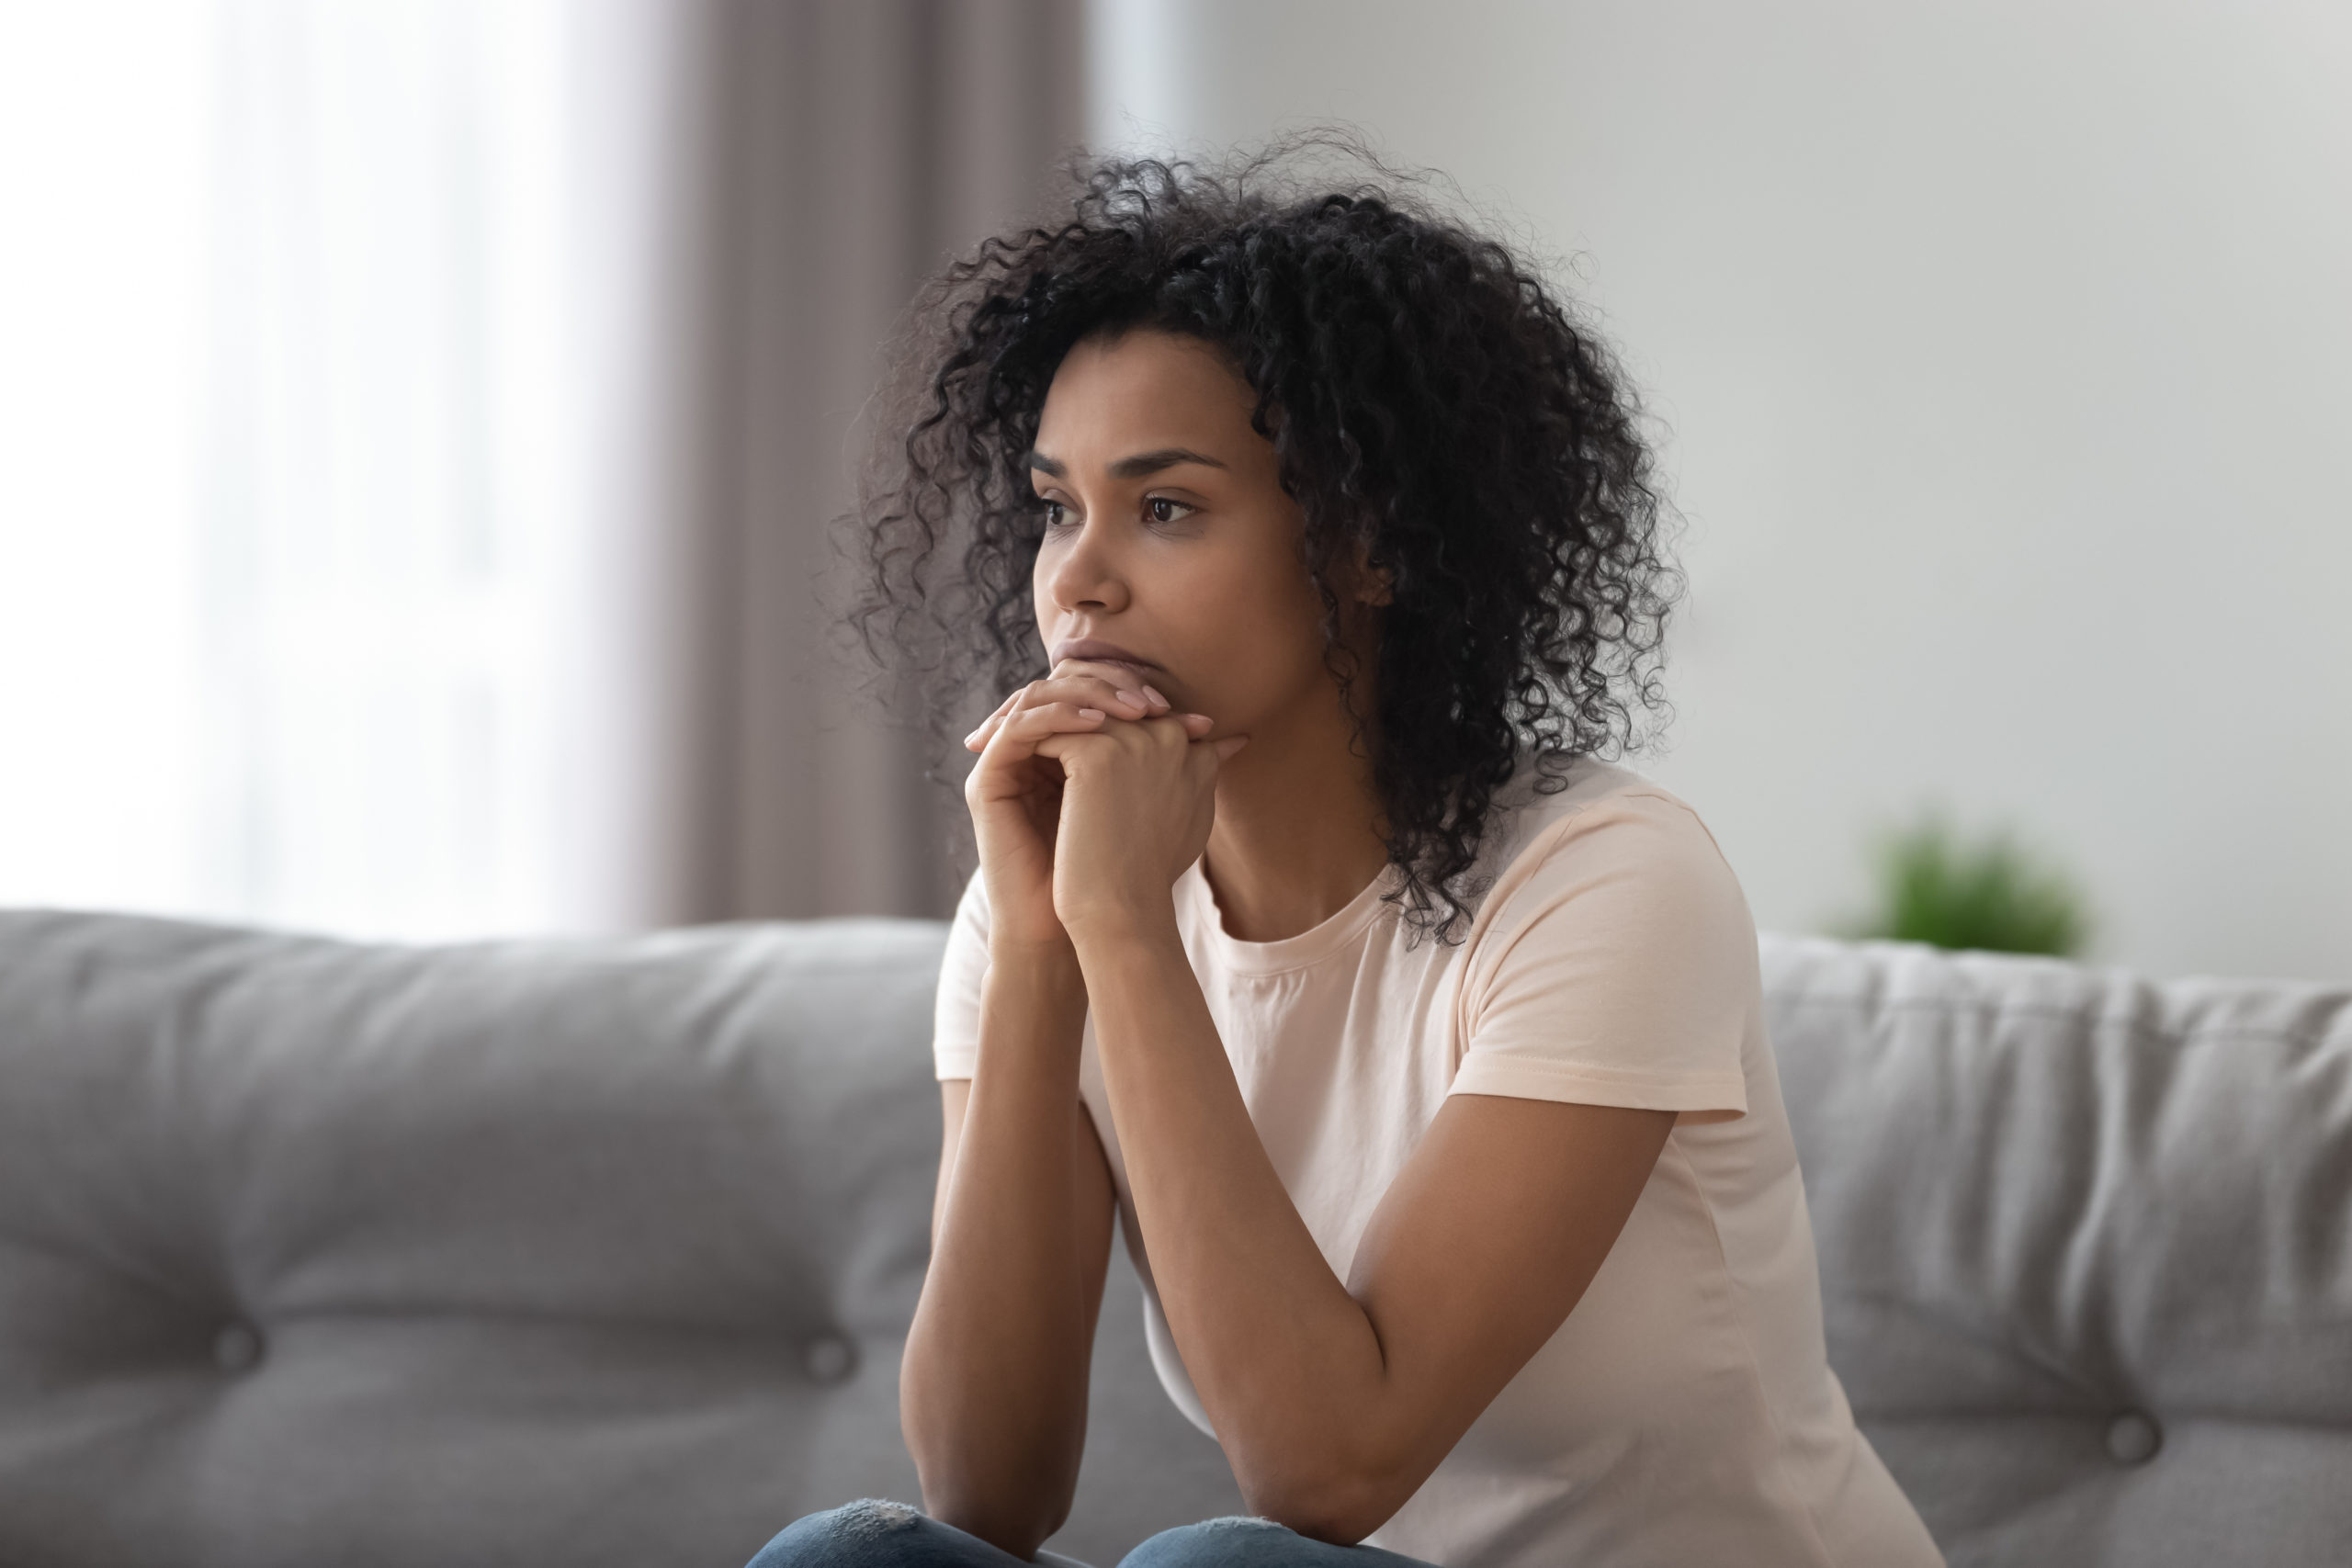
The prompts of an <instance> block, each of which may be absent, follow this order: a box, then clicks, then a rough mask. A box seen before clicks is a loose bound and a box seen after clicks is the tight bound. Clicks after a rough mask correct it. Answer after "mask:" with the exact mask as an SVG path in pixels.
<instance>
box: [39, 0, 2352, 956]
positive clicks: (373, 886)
mask: <svg viewBox="0 0 2352 1568" xmlns="http://www.w3.org/2000/svg"><path fill="white" fill-rule="evenodd" d="M1323 120H1340V121H1344V122H1347V123H1349V124H1351V125H1353V126H1355V127H1357V128H1359V129H1361V130H1363V133H1364V134H1365V135H1366V136H1367V137H1368V138H1369V139H1370V140H1371V141H1373V142H1374V144H1375V145H1376V146H1377V147H1379V148H1380V149H1381V150H1382V151H1383V152H1385V154H1386V155H1387V156H1389V157H1390V158H1391V159H1392V160H1393V161H1395V162H1397V163H1400V164H1408V165H1414V166H1422V167H1428V168H1432V169H1435V170H1439V171H1442V173H1443V174H1444V175H1447V176H1450V178H1451V179H1452V181H1453V183H1454V185H1455V186H1457V187H1458V197H1459V201H1460V204H1461V205H1462V206H1463V208H1464V209H1465V210H1466V211H1467V212H1468V213H1470V214H1471V215H1472V216H1473V217H1474V219H1475V220H1476V221H1478V222H1480V223H1483V224H1485V225H1487V226H1488V227H1490V228H1493V229H1496V230H1498V231H1500V232H1501V233H1503V234H1504V235H1505V236H1506V237H1508V238H1510V240H1512V241H1513V242H1514V243H1517V244H1519V245H1520V246H1521V247H1522V248H1523V249H1524V250H1526V251H1527V252H1529V253H1531V254H1533V255H1535V256H1536V257H1538V258H1540V259H1542V260H1543V261H1544V263H1545V264H1546V265H1547V266H1548V268H1549V270H1550V271H1551V273H1552V276H1554V277H1555V279H1556V280H1557V281H1558V282H1559V283H1560V284H1561V285H1562V286H1563V287H1564V288H1566V289H1567V290H1568V291H1569V292H1571V293H1572V294H1573V295H1575V296H1576V297H1577V299H1580V300H1582V301H1583V302H1584V304H1585V306H1586V308H1587V310H1588V311H1589V314H1590V316H1591V317H1592V319H1593V320H1594V321H1596V322H1597V323H1598V324H1599V325H1600V328H1601V330H1602V331H1603V333H1605V335H1607V336H1608V337H1609V338H1610V339H1611V342H1612V343H1613V344H1615V346H1616V347H1617V349H1618V351H1619V352H1620V353H1621V355H1623V358H1624V360H1625V362H1626V363H1627V365H1628V367H1630V369H1631V370H1632V373H1633V376H1634V380H1635V381H1636V383H1637V384H1638V386H1639V387H1640V388H1641V389H1642V391H1643V393H1644V395H1645V399H1646V400H1647V404H1648V407H1649V409H1650V411H1651V412H1652V414H1653V415H1654V417H1655V421H1656V426H1655V430H1656V434H1657V439H1658V442H1659V446H1660V452H1661V467H1662V469H1663V471H1664V473H1665V475H1666V476H1667V478H1668V481H1669V484H1670V486H1671V490H1672V494H1673V498H1674V500H1675V502H1676V504H1677V506H1678V507H1679V511H1680V513H1681V514H1682V516H1683V518H1684V519H1685V525H1686V529H1685V533H1684V536H1683V538H1682V545H1681V551H1682V557H1683V560H1684V564H1685V567H1686V570H1687V571H1688V575H1689V578H1690V583H1691V589H1690V594H1689V598H1688V601H1687V606H1686V610H1685V613H1684V615H1682V617H1681V620H1680V623H1679V628H1678V631H1677V634H1676V637H1675V639H1674V642H1673V644H1672V659H1671V663H1670V666H1669V682H1670V691H1671V694H1672V695H1673V697H1674V699H1675V702H1676V705H1677V708H1678V711H1679V716H1678V718H1677V720H1676V722H1675V724H1674V725H1673V727H1672V728H1671V729H1670V730H1669V731H1668V742H1667V745H1666V746H1665V748H1664V749H1663V750H1659V751H1657V752H1656V753H1654V754H1652V755H1649V756H1647V757H1645V758H1643V759H1639V760H1638V761H1637V764H1636V765H1638V766H1640V767H1641V768H1642V769H1643V770H1644V771H1645V772H1648V773H1653V774H1654V775H1655V776H1657V777H1658V778H1659V779H1661V780H1662V781H1663V782H1665V783H1666V784H1668V785H1669V786H1670V787H1672V788H1673V789H1675V790H1677V791H1678V792H1679V793H1680V794H1682V795H1684V796H1685V797H1686V798H1688V799H1689V800H1690V801H1691V803H1692V804H1693V805H1694V806H1696V807H1698V809H1699V810H1700V812H1701V813H1702V815H1703V816H1704V817H1705V818H1707V819H1708V821H1709V823H1710V824H1711V826H1712V827H1713V829H1714V830H1715V832H1716V834H1717V837H1718V838H1719V840H1721V841H1722V843H1723V845H1724V849H1725V851H1726V852H1727V853H1728V854H1729V856H1730V858H1731V860H1732V863H1733V864H1734V866H1735V867H1736V869H1737V871H1738V872H1739V874H1740V875H1741V877H1742V880H1743V881H1744V883H1745V885H1746V886H1747V891H1748V895H1749V898H1750V900H1751V902H1752V904H1753V905H1754V907H1755V909H1756V913H1757V917H1758V921H1759V923H1761V924H1763V925H1765V926H1768V927H1774V928H1779V929H1783V930H1821V929H1858V928H1859V927H1860V925H1862V924H1866V923H1868V922H1869V921H1870V920H1871V919H1873V918H1875V917H1874V916H1873V915H1872V913H1871V911H1872V909H1873V908H1874V907H1875V906H1874V903H1873V901H1874V900H1877V899H1881V897H1882V893H1881V891H1880V890H1879V888H1878V885H1877V882H1876V881H1875V880H1874V879H1876V878H1879V877H1880V876H1881V875H1882V874H1883V869H1884V867H1883V861H1882V860H1881V859H1880V858H1878V857H1879V855H1880V852H1881V848H1883V844H1884V842H1885V835H1886V834H1887V833H1888V832H1890V831H1891V830H1894V829H1900V828H1902V827H1903V826H1904V825H1905V824H1913V823H1918V822H1923V821H1928V820H1939V821H1942V822H1944V823H1946V824H1949V825H1953V826H1954V827H1955V830H1957V831H1959V832H1961V833H1962V834H1965V833H1969V832H1974V833H1980V834H1994V833H2007V834H2009V835H2011V836H2012V838H2013V841H2014V842H2015V844H2017V845H2019V846H2022V847H2023V848H2022V850H2021V853H2024V854H2025V855H2026V856H2027V857H2028V859H2029V860H2030V862H2031V863H2032V864H2033V865H2034V866H2037V867H2041V868H2044V869H2046V870H2048V871H2049V872H2050V873H2051V874H2052V875H2053V876H2055V875H2063V877H2064V880H2066V881H2067V882H2068V883H2069V884H2070V885H2071V886H2072V887H2073V888H2074V889H2075V893H2076V895H2077V897H2078V901H2079V903H2080V905H2081V906H2082V908H2083V909H2084V910H2085V911H2086V919H2085V920H2084V921H2083V922H2082V926H2083V929H2084V930H2085V931H2087V942H2088V946H2087V949H2086V951H2087V953H2089V955H2091V956H2093V957H2096V958H2098V959H2100V960H2102V961H2109V962H2115V963H2120V964H2129V965H2131V966H2134V967H2137V968H2140V969H2143V970H2145V971H2148V972H2150V973H2154V974H2159V975H2177V974H2184V973H2189V972H2212V973H2235V974H2263V975H2290V976H2311V977H2318V978H2332V979H2346V978H2352V823H2348V822H2347V817H2348V816H2352V812H2347V807H2352V464H2347V461H2346V459H2347V456H2352V10H2347V9H2346V8H2345V7H2342V6H2335V5H2333V4H2318V3H2312V4H2295V3H2291V0H2266V3H2265V4H2263V5H2261V6H2236V5H2223V4H2221V3H2219V0H2211V3H2207V4H2201V5H2180V4H2165V3H2133V4H2121V3H2113V4H2110V3H2101V0H2040V3H2037V4H2030V5H2029V4H2004V3H1971V4H1960V3H1958V0H1952V3H1949V4H1933V5H1929V4H1903V5H1888V4H1885V3H1883V0H1879V3H1875V4H1863V3H1853V4H1845V3H1834V4H1833V3H1828V0H1781V3H1775V4H1768V5H1754V4H1743V3H1736V0H1611V3H1564V4H1553V5H1535V4H1504V3H1500V0H1476V3H1472V0H1452V3H1449V4H1446V5H1443V6H1437V5H1408V4H1401V3H1395V0H1351V3H1348V0H865V3H856V0H830V3H828V0H802V3H789V4H752V3H750V0H311V3H308V4H296V3H291V0H176V3H169V4H166V3H162V0H149V3H141V4H133V3H128V0H86V3H79V4H76V5H74V6H56V5H50V4H35V3H31V0H0V197H5V200H4V201H0V224H5V225H6V233H5V235H4V236H0V749H5V750H0V903H8V904H60V905H71V906H88V907H109V908H130V909H144V910H153V911H158V912H165V913H174V914H188V915H198V916H204V917H209V918H217V919H234V920H242V921H254V922H260V923H266V924H271V925H281V926H299V927H307V928H313V929H320V930H326V931H339V932H345V933H349V934H354V935H362V936H372V937H395V938H407V939H419V940H439V939H449V938H468V937H476V936H485V935H494V934H504V933H537V932H572V931H620V930H631V929H639V928H643V927H647V926H653V925H663V924H672V923H677V922H682V921H694V920H707V919H734V918H758V917H795V916H805V915H816V914H830V913H896V914H918V913H935V912H943V911H944V908H946V907H947V903H948V901H949V900H950V899H951V897H952V895H953V892H954V888H955V877H954V874H953V873H952V871H951V869H950V866H949V860H948V856H947V853H946V848H945V844H946V840H945V838H944V834H943V823H942V814H943V807H952V804H953V803H952V798H948V799H943V796H942V794H941V792H939V791H938V790H937V789H936V788H934V787H933V786H932V785H929V784H925V783H924V782H923V780H922V773H923V771H924V768H925V766H926V765H927V764H928V763H932V762H934V761H937V760H936V759H932V758H929V757H928V756H927V755H926V751H925V746H926V743H925V742H924V741H923V740H922V738H921V737H920V735H919V734H917V733H915V732H914V731H912V730H910V729H909V728H906V727H904V726H902V725H899V724H897V723H894V722H893V721H892V720H891V719H890V717H889V716H888V712H887V711H886V707H885V705H884V703H883V701H882V694H879V693H877V692H876V691H874V690H872V689H870V686H869V685H868V684H867V683H865V682H863V680H862V678H861V676H860V673H859V671H858V669H857V667H856V665H855V664H854V661H852V660H847V659H846V658H845V657H844V654H845V652H846V649H845V648H844V646H843V643H842V637H841V636H840V635H839V633H838V630H837V612H838V606H839V604H840V599H841V595H842V591H843V587H844V575H843V572H842V570H841V568H840V566H839V563H838V562H837V560H836V558H835V551H834V547H833V543H832V540H831V536H830V535H829V524H830V521H831V519H832V518H833V517H835V516H837V515H838V514H839V513H841V512H842V510H843V508H844V507H845V506H846V505H847V503H848V501H849V499H850V496H851V494H852V485H853V479H854V469H855V465H856V462H857V459H858V457H859V456H860V453H861V451H862V449H863V443H864V441H865V437H866V435H867V434H868V432H866V431H865V429H864V428H863V427H862V426H861V424H860V423H859V416H860V412H861V409H862V407H863V405H864V404H865V400H866V398H867V396H868V395H869V393H870V391H871V390H872V388H873V386H874V384H875V382H876V379H877V377H878V375H879V373H880V370H881V368H882V365H883V355H884V351H885V344H886V342H887V340H888V335H889V333H890V332H891V330H892V329H893V327H894V325H895V324H897V322H898V321H899V318H900V313H901V311H902V310H903V308H904V306H905V305H906V303H907V301H908V299H910V295H911V294H912V292H913V290H914V288H916V287H917V285H918V284H919V283H920V281H921V280H922V278H923V277H925V276H928V275H929V274H930V273H931V272H933V270H934V269H935V268H936V267H937V266H938V265H940V264H941V263H942V262H943V261H944V258H945V257H946V256H947V255H948V254H951V253H953V252H956V251H958V250H960V249H963V248H965V247H967V246H968V245H969V244H971V243H974V242H976V241H977V240H978V239H979V238H980V237H982V236H984V235H986V234H987V233H989V232H991V231H994V230H995V229H997V228H998V227H1000V226H1001V225H1003V224H1005V223H1006V222H1008V221H1010V220H1012V219H1014V218H1015V217H1017V216H1020V215H1023V214H1024V213H1027V212H1029V211H1031V210H1033V209H1035V205H1036V202H1037V200H1038V198H1039V196H1040V193H1041V191H1044V190H1046V188H1048V181H1049V179H1050V172H1051V170H1052V169H1053V167H1054V165H1055V164H1056V163H1057V160H1058V159H1059V157H1060V156H1061V155H1063V154H1064V152H1066V151H1067V150H1068V149H1069V148H1070V147H1071V146H1073V145H1076V144H1079V143H1080V142H1084V143H1087V144H1090V145H1092V146H1094V147H1097V148H1106V149H1107V148H1119V149H1126V150H1151V151H1169V150H1174V151H1196V152H1216V151H1218V150H1221V149H1226V148H1230V147H1233V146H1237V145H1240V146H1246V145H1248V144H1250V143H1252V142H1256V141H1262V140H1264V139H1265V138H1266V137H1268V136H1269V135H1270V134H1272V133H1273V132H1275V131H1277V130H1282V129H1284V128H1295V127H1298V126H1300V125H1303V124H1306V123H1309V122H1315V121H1323ZM950 762H951V765H952V760H950ZM1931 814H1932V815H1931Z"/></svg>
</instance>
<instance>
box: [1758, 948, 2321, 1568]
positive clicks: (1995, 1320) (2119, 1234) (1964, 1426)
mask: <svg viewBox="0 0 2352 1568" xmlns="http://www.w3.org/2000/svg"><path fill="white" fill-rule="evenodd" d="M1764 970H1765V987H1766V1002H1767V1010H1768V1013H1769V1016H1770V1028H1771V1034H1772V1039H1773V1043H1774V1048H1775V1050H1776V1052H1777V1054H1778V1056H1779V1059H1780V1065H1781V1080H1782V1083H1783V1086H1784V1088H1785V1090H1786V1094H1787V1100H1788V1106H1789V1116H1790V1120H1791V1122H1792V1125H1793V1126H1794V1129H1795V1132H1796V1137H1797V1145H1798V1153H1799V1157H1800V1161H1801V1163H1802V1166H1803V1168H1804V1179H1805V1188H1806V1193H1807V1197H1808V1206H1809V1208H1810V1210H1811V1213H1812V1216H1813V1223H1814V1230H1815V1238H1816V1243H1817V1245H1818V1247H1819V1251H1820V1258H1821V1272H1822V1280H1823V1292H1824V1308H1825V1320H1826V1328H1827V1333H1828V1342H1829V1352H1830V1360H1831V1362H1832V1364H1833V1365H1834V1366H1835V1367H1836V1368H1837V1369H1838V1373H1839V1375H1840V1377H1841V1378H1842V1379H1843V1380H1844V1382H1845V1385H1846V1389H1847V1393H1848V1394H1849V1397H1850V1399H1851V1400H1852V1402H1853V1404H1854V1407H1855V1410H1856V1412H1857V1414H1858V1415H1859V1416H1860V1418H1861V1420H1862V1423H1863V1425H1864V1427H1865V1428H1866V1429H1867V1430H1868V1431H1869V1433H1870V1435H1871V1439H1872V1441H1873V1442H1874V1443H1875V1444H1876V1445H1877V1447H1878V1450H1879V1451H1880V1453H1881V1454H1882V1455H1883V1457H1884V1459H1885V1460H1886V1461H1887V1465H1888V1467H1889V1468H1890V1469H1891V1470H1893V1471H1894V1473H1895V1475H1896V1476H1897V1478H1898V1479H1900V1480H1901V1481H1902V1482H1903V1483H1904V1485H1905V1488H1906V1490H1908V1491H1909V1493H1910V1494H1911V1496H1912V1498H1913V1500H1914V1501H1915V1502H1916V1503H1917V1505H1918V1506H1919V1508H1920V1511H1921V1513H1922V1514H1923V1515H1924V1516H1925V1517H1926V1518H1927V1521H1928V1526H1929V1528H1930V1529H1932V1530H1933V1531H1934V1533H1935V1535H1936V1538H1937V1540H1939V1542H1940V1543H1941V1544H1942V1545H1943V1547H1944V1549H1945V1551H1946V1552H1947V1553H1948V1554H1949V1556H1950V1558H1951V1562H1952V1563H1953V1564H1954V1568H1964V1565H1968V1564H1977V1563H1986V1564H1990V1563H2004V1564H2027V1565H2032V1564H2048V1565H2050V1568H2083V1565H2086V1564H2101V1563H2113V1564H2117V1565H2119V1568H2120V1565H2126V1564H2128V1565H2130V1568H2172V1565H2175V1564H2178V1565H2182V1568H2187V1565H2188V1564H2198V1565H2200V1568H2201V1565H2203V1564H2210V1563H2215V1562H2229V1563H2234V1564H2267V1563H2277V1564H2287V1563H2295V1564H2311V1563H2318V1562H2341V1561H2344V1560H2345V1558H2346V1552H2347V1544H2346V1543H2352V1489H2347V1488H2346V1485H2345V1484H2344V1483H2345V1480H2346V1477H2352V991H2347V990H2346V989H2345V988H2342V987H2322V986H2312V985H2299V984H2293V983H2287V982H2270V981H2220V980H2183V981H2176V982H2169V983H2164V984H2156V983H2151V982H2148V981H2145V980H2141V979H2136V978H2134V977H2133V976H2129V975H2126V974H2122V973H2120V972H2116V971H2105V970H2098V969H2091V968H2086V967H2082V966H2078V965H2075V964H2064V963H2059V962H2056V961H2052V960H2042V959H2023V958H2004V957H1995V956H1991V955H1987V954H1981V953H1972V954H1965V955H1951V954H1945V953H1937V952H1935V951H1934V950H1932V949H1928V948H1923V947H1914V946H1907V945H1898V944H1893V943H1883V944H1882V943H1871V944H1865V945H1860V946H1855V945H1849V944H1846V943H1842V942H1826V941H1808V940H1804V939H1790V938H1768V939H1766V941H1765V942H1764Z"/></svg>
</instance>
